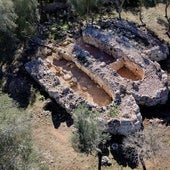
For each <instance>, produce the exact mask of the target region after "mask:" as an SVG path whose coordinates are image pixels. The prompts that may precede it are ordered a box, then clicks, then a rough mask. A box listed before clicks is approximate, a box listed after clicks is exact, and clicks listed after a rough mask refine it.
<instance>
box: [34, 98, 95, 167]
mask: <svg viewBox="0 0 170 170" xmlns="http://www.w3.org/2000/svg"><path fill="white" fill-rule="evenodd" d="M44 105H45V104H44V102H40V101H38V102H37V103H36V105H35V106H34V109H33V110H32V115H33V116H32V120H33V121H32V127H33V131H32V138H33V142H34V144H35V147H36V149H37V151H38V152H39V153H40V155H41V159H42V164H45V165H47V166H48V167H49V169H50V170H87V169H89V170H93V169H97V157H95V156H91V155H89V156H87V155H85V154H82V153H77V152H75V151H74V150H73V148H72V145H71V134H72V132H73V127H68V126H67V125H66V123H65V122H63V123H61V124H60V126H59V128H57V129H55V128H54V125H53V123H52V120H51V113H50V112H49V111H44V109H43V107H44ZM56 112H57V111H56Z"/></svg>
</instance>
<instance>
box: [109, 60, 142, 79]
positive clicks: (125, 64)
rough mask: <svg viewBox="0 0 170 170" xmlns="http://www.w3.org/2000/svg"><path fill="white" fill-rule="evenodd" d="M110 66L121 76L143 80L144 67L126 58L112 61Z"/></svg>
mask: <svg viewBox="0 0 170 170" xmlns="http://www.w3.org/2000/svg"><path fill="white" fill-rule="evenodd" d="M110 67H111V68H112V69H114V70H116V71H117V73H118V74H119V75H120V76H121V77H123V78H126V79H129V80H132V81H138V80H143V78H144V71H143V69H142V68H140V66H138V65H137V64H134V63H132V62H131V61H129V60H128V59H125V58H121V59H119V60H118V61H116V62H114V63H112V64H111V65H110Z"/></svg>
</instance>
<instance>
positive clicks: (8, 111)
mask: <svg viewBox="0 0 170 170" xmlns="http://www.w3.org/2000/svg"><path fill="white" fill-rule="evenodd" d="M30 116H31V115H30V113H28V111H26V110H22V109H18V108H17V106H16V104H15V103H14V102H13V101H12V99H10V98H9V97H8V95H6V94H3V93H2V92H1V93H0V141H1V142H0V169H2V170H13V169H15V170H23V169H31V168H35V169H43V168H44V166H42V165H40V164H39V158H38V155H37V154H36V153H35V151H34V149H33V143H32V139H31V118H30Z"/></svg>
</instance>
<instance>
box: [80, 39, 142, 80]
mask: <svg viewBox="0 0 170 170" xmlns="http://www.w3.org/2000/svg"><path fill="white" fill-rule="evenodd" d="M77 44H78V45H79V46H80V47H81V48H82V49H84V50H86V51H88V52H89V54H90V55H92V56H93V57H94V58H95V59H96V61H100V62H104V63H105V64H106V65H109V67H111V68H112V69H114V70H116V71H117V73H118V74H119V75H120V76H121V77H123V78H126V79H129V80H132V81H138V80H143V78H144V71H143V69H142V68H140V66H138V65H136V64H134V63H132V62H131V61H129V60H128V59H127V58H126V59H125V57H122V58H121V59H118V60H116V57H115V58H114V56H111V55H108V54H106V53H105V52H103V51H101V50H100V49H98V48H96V47H94V46H91V45H88V44H85V43H84V42H83V40H82V38H80V39H79V40H78V41H77Z"/></svg>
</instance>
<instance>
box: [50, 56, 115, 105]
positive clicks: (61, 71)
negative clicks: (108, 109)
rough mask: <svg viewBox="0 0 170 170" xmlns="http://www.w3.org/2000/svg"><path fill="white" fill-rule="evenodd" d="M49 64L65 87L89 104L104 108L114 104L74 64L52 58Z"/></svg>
mask: <svg viewBox="0 0 170 170" xmlns="http://www.w3.org/2000/svg"><path fill="white" fill-rule="evenodd" d="M47 62H48V63H51V64H49V65H48V66H49V69H50V70H51V71H52V72H55V74H56V75H57V76H58V78H59V80H60V81H61V82H62V83H63V84H64V85H66V86H68V87H69V88H71V89H72V90H73V91H74V92H75V93H76V94H78V95H79V96H82V97H83V98H84V99H86V100H87V101H88V102H89V103H92V104H97V105H98V106H99V107H102V106H107V105H109V104H110V103H111V102H112V98H111V97H110V96H109V95H108V94H107V93H106V92H105V91H104V90H103V89H102V88H101V87H100V86H99V85H98V84H97V83H95V82H94V81H93V80H91V79H90V77H89V76H88V75H87V74H85V73H84V72H83V71H82V70H80V69H79V68H78V67H77V66H76V65H75V64H74V63H73V62H71V61H67V60H66V59H63V58H61V59H60V60H56V59H54V58H53V57H52V56H50V57H48V58H47Z"/></svg>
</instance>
